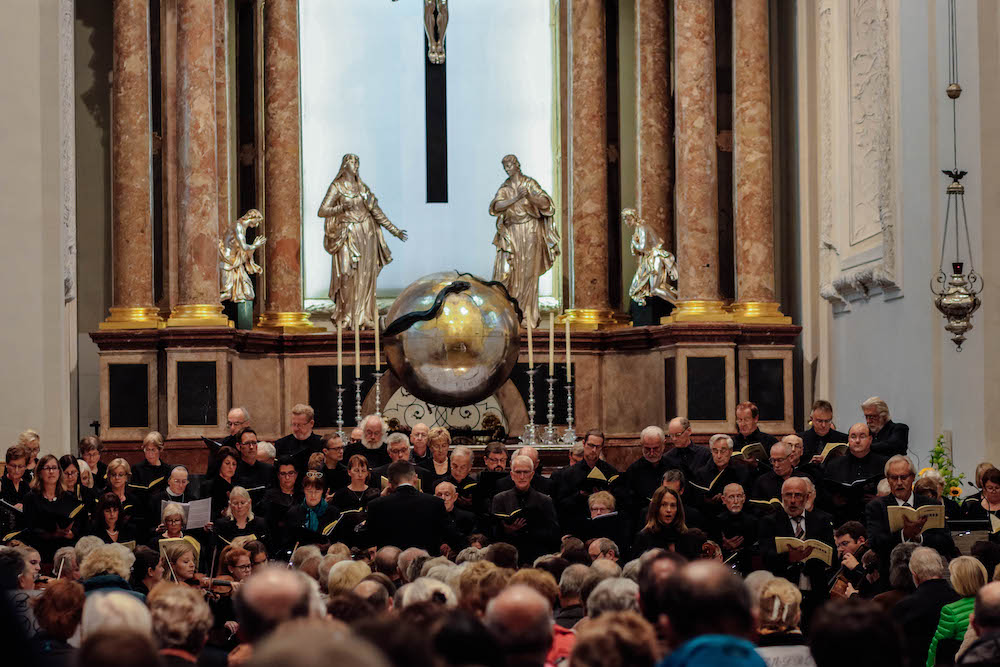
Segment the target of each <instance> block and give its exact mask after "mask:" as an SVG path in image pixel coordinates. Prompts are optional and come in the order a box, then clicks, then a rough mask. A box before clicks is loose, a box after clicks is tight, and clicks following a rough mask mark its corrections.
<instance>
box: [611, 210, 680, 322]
mask: <svg viewBox="0 0 1000 667" xmlns="http://www.w3.org/2000/svg"><path fill="white" fill-rule="evenodd" d="M622 222H623V223H625V224H626V225H628V226H630V227H634V228H635V231H634V232H633V233H632V244H631V247H632V254H633V255H635V256H636V258H637V259H638V260H639V266H638V268H636V270H635V276H634V277H633V278H632V286H631V287H629V290H628V294H629V296H630V297H632V300H633V301H635V302H636V303H637V304H639V305H640V306H644V305H646V298H647V297H651V296H658V297H660V298H661V299H663V300H664V301H669V302H670V303H675V302H676V301H677V291H676V290H675V289H674V288H673V287H671V286H670V281H676V280H677V260H676V259H674V256H673V254H672V253H670V252H669V251H668V250H667V249H666V248H664V247H663V239H662V238H660V235H659V234H657V233H656V232H655V231H653V228H652V227H650V226H649V225H647V224H646V221H645V220H643V219H641V218H640V217H639V214H638V213H637V212H636V210H635V209H634V208H626V209H622Z"/></svg>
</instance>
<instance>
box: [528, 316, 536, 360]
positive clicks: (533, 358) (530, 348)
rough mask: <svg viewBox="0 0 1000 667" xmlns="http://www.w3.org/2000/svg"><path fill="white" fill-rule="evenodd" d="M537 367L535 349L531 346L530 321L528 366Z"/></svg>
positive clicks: (529, 329)
mask: <svg viewBox="0 0 1000 667" xmlns="http://www.w3.org/2000/svg"><path fill="white" fill-rule="evenodd" d="M534 367H535V350H534V348H533V347H532V346H531V323H530V322H529V323H528V368H534Z"/></svg>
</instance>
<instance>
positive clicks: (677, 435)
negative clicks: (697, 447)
mask: <svg viewBox="0 0 1000 667" xmlns="http://www.w3.org/2000/svg"><path fill="white" fill-rule="evenodd" d="M685 433H687V429H685V430H683V431H681V432H680V433H667V437H668V438H670V439H671V440H676V439H677V438H679V437H681V436H682V435H684V434H685Z"/></svg>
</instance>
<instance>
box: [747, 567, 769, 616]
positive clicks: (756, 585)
mask: <svg viewBox="0 0 1000 667" xmlns="http://www.w3.org/2000/svg"><path fill="white" fill-rule="evenodd" d="M775 578H776V577H775V576H774V575H773V574H772V573H770V572H768V571H767V570H754V571H753V572H751V573H750V574H748V575H747V576H746V579H744V580H743V585H744V586H746V588H747V592H748V593H750V602H751V604H752V605H753V608H754V609H756V608H757V605H758V604H759V603H760V594H761V591H763V590H764V585H765V584H766V583H767V582H769V581H771V580H773V579H775Z"/></svg>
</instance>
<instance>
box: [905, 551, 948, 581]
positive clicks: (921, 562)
mask: <svg viewBox="0 0 1000 667" xmlns="http://www.w3.org/2000/svg"><path fill="white" fill-rule="evenodd" d="M910 573H911V574H913V576H914V577H917V578H919V579H920V580H921V581H927V580H928V579H944V578H945V577H947V576H948V566H947V565H945V562H944V559H943V558H941V554H939V553H938V552H937V551H935V550H934V549H931V548H930V547H917V548H916V549H914V550H913V554H912V555H911V556H910Z"/></svg>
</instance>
